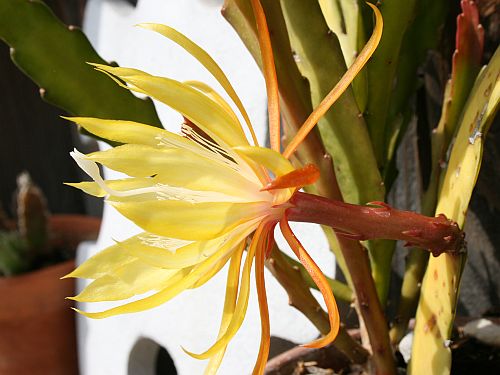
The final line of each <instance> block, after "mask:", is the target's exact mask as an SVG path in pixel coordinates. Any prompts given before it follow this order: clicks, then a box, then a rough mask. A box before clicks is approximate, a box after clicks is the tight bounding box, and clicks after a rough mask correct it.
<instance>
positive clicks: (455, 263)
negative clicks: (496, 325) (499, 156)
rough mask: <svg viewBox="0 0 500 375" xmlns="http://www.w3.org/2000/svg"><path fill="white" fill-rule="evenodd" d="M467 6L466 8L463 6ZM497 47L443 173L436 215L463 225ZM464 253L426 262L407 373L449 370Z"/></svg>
mask: <svg viewBox="0 0 500 375" xmlns="http://www.w3.org/2000/svg"><path fill="white" fill-rule="evenodd" d="M467 3H468V4H465V5H466V6H471V4H470V2H467ZM499 72H500V48H499V49H497V51H496V52H495V55H494V56H493V58H492V59H491V61H490V63H489V64H488V66H487V67H486V68H485V69H484V70H482V71H481V73H480V74H479V76H478V78H477V79H476V83H475V84H474V87H473V89H472V91H471V94H470V95H469V99H468V100H467V103H466V105H465V107H464V111H463V115H462V116H461V120H460V123H459V127H458V132H457V135H456V138H455V142H454V144H453V148H452V150H451V154H450V159H449V162H448V166H447V168H446V173H445V174H444V180H443V183H442V186H441V189H440V193H439V198H438V204H437V209H436V211H437V212H438V211H439V212H443V213H445V214H447V215H449V216H450V217H451V218H452V219H454V220H456V221H457V223H458V224H459V225H460V226H463V224H464V221H465V215H466V214H467V207H468V205H469V202H470V198H471V195H472V191H473V189H474V185H475V183H476V179H477V176H478V174H479V169H480V166H481V159H482V152H483V146H484V138H485V135H486V133H487V132H488V129H489V127H490V125H491V122H492V121H493V118H494V116H495V114H496V112H497V111H498V108H499V105H500V73H499ZM464 264H465V255H458V256H456V255H450V254H443V255H441V256H439V257H438V258H431V259H430V260H429V265H428V267H427V271H426V273H425V276H424V280H423V283H422V291H421V294H420V300H419V305H418V309H417V315H416V325H415V336H414V339H413V349H412V357H411V362H410V371H411V373H412V374H414V375H417V374H422V373H426V374H430V375H446V374H449V373H450V369H451V350H450V348H449V345H447V344H448V343H449V339H450V335H451V329H452V326H453V319H454V315H455V310H456V304H457V297H458V290H459V285H460V277H461V274H462V271H463V267H464Z"/></svg>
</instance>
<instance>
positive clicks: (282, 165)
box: [233, 146, 295, 176]
mask: <svg viewBox="0 0 500 375" xmlns="http://www.w3.org/2000/svg"><path fill="white" fill-rule="evenodd" d="M233 149H234V150H235V151H236V152H238V153H241V154H242V155H245V156H246V157H248V158H250V159H251V160H253V161H254V162H255V163H257V164H260V165H263V166H265V167H266V168H267V169H269V170H270V171H271V172H273V174H274V175H275V176H282V175H284V174H287V173H290V172H292V171H293V170H294V169H295V168H294V167H293V165H292V163H290V161H289V160H288V159H286V158H284V157H283V156H282V155H281V154H280V153H279V152H276V151H273V150H271V149H269V148H265V147H252V146H238V147H234V148H233Z"/></svg>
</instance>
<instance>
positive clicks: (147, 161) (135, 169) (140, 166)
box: [85, 144, 265, 200]
mask: <svg viewBox="0 0 500 375" xmlns="http://www.w3.org/2000/svg"><path fill="white" fill-rule="evenodd" d="M85 159H87V160H89V161H92V162H98V163H100V164H102V165H104V166H106V167H108V168H110V169H113V170H115V171H118V172H122V173H125V174H127V175H129V176H133V177H148V176H153V175H154V176H155V178H156V180H157V182H158V183H162V184H165V185H171V186H182V187H183V188H186V189H192V190H205V191H217V192H221V193H225V194H228V195H233V196H240V197H245V196H248V197H249V199H252V198H251V196H252V194H253V195H254V199H256V200H258V199H259V198H258V197H259V196H261V197H265V196H263V195H261V194H259V193H258V190H259V188H260V185H257V184H255V183H254V182H253V181H250V180H248V179H246V178H245V177H243V176H242V174H241V173H238V170H235V169H233V168H231V165H230V164H221V163H219V162H217V161H216V160H212V159H209V158H207V157H204V156H200V155H197V154H195V153H193V152H191V151H190V150H186V149H180V148H179V149H176V148H171V149H158V148H153V147H150V146H143V145H132V144H129V145H123V146H119V147H114V148H112V149H109V150H106V151H99V152H94V153H92V154H89V155H87V156H85ZM186 171H189V173H186ZM87 173H88V172H87ZM91 177H92V178H94V179H95V175H91ZM261 199H262V198H261Z"/></svg>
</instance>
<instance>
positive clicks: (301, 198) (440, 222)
mask: <svg viewBox="0 0 500 375" xmlns="http://www.w3.org/2000/svg"><path fill="white" fill-rule="evenodd" d="M290 203H291V204H293V207H291V208H289V209H288V217H289V219H290V220H291V221H305V222H311V223H317V224H323V225H328V226H330V227H332V228H333V229H335V233H336V234H337V235H340V236H343V237H346V238H349V239H354V240H360V241H364V240H371V239H392V240H401V241H405V242H406V246H414V247H421V248H423V249H427V250H429V251H430V252H431V253H432V254H433V255H434V256H438V255H440V254H441V253H443V252H447V253H452V254H453V253H455V254H456V253H459V252H460V251H461V249H462V248H463V245H464V233H463V232H462V231H461V230H460V228H459V227H458V225H457V224H456V223H455V222H453V221H451V220H448V219H447V218H446V217H445V216H444V215H439V216H437V217H428V216H423V215H420V214H417V213H415V212H410V211H400V210H397V209H395V208H392V207H390V206H389V205H387V204H386V203H383V202H371V203H369V205H368V206H358V205H353V204H348V203H343V202H339V201H332V200H330V199H327V198H323V197H320V196H316V195H311V194H307V193H296V194H295V195H294V196H293V198H292V199H291V200H290Z"/></svg>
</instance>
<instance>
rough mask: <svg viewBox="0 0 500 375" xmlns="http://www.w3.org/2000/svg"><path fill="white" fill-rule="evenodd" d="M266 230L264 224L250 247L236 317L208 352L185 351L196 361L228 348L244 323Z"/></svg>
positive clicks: (256, 233) (244, 266)
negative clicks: (256, 263)
mask: <svg viewBox="0 0 500 375" xmlns="http://www.w3.org/2000/svg"><path fill="white" fill-rule="evenodd" d="M263 228H264V224H261V225H259V227H258V228H257V230H256V231H255V234H254V236H253V238H252V242H251V244H250V247H249V249H248V252H247V257H246V259H245V264H244V265H243V273H242V276H241V286H240V291H239V295H238V300H237V302H236V309H235V312H234V315H233V317H232V319H231V322H230V323H229V325H228V327H227V330H226V331H225V333H224V335H222V337H220V338H219V339H218V340H217V342H216V343H215V344H213V345H212V346H211V347H210V348H209V349H208V350H206V351H205V352H203V353H201V354H195V353H192V352H189V351H187V350H186V349H184V351H185V352H186V353H187V354H189V355H190V356H191V357H193V358H196V359H207V358H210V357H212V356H214V355H215V354H217V353H218V352H219V351H220V350H221V349H223V348H224V347H226V346H227V344H228V343H229V341H231V339H232V338H233V337H234V335H235V334H236V332H238V330H239V329H240V327H241V324H242V323H243V319H244V318H245V314H246V311H247V307H248V297H249V294H250V276H251V271H252V263H253V259H254V257H255V251H256V250H257V244H258V242H259V239H260V236H261V234H262V230H263Z"/></svg>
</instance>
